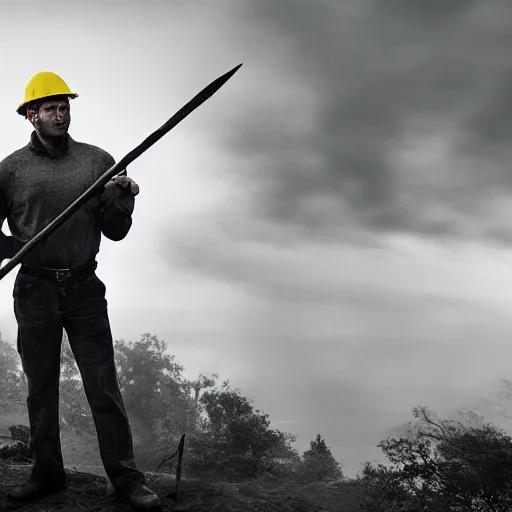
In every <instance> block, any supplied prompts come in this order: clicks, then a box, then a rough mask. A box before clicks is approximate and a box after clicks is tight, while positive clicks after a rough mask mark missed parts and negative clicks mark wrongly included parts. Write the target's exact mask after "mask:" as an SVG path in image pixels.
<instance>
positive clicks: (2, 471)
mask: <svg viewBox="0 0 512 512" xmlns="http://www.w3.org/2000/svg"><path fill="white" fill-rule="evenodd" d="M29 472H30V465H28V464H19V463H13V462H8V461H0V511H2V512H10V511H19V512H55V511H58V512H128V511H131V509H130V507H129V506H128V505H127V504H123V503H118V502H115V501H114V500H113V498H112V497H111V496H109V495H108V494H107V481H106V479H105V477H104V476H101V469H99V468H98V470H97V471H96V473H97V474H93V473H90V472H85V471H82V470H78V469H70V470H67V473H68V482H69V483H68V488H67V489H66V490H64V491H62V492H61V493H59V494H55V495H53V496H47V497H45V498H43V499H42V500H40V501H38V502H37V503H32V504H25V505H24V504H20V503H13V502H11V501H9V500H7V498H6V494H7V493H8V492H9V490H10V489H12V488H13V487H15V486H16V485H17V484H18V483H19V482H21V481H23V480H24V479H25V478H27V477H28V475H29ZM146 476H147V479H148V485H149V487H150V488H151V489H153V490H154V491H155V492H156V493H157V494H158V495H159V496H160V498H161V499H162V504H163V506H164V510H165V511H166V512H171V511H173V512H356V511H358V510H359V507H358V503H359V500H360V498H361V493H360V490H358V489H357V488H356V487H355V486H354V485H352V484H351V483H337V484H330V485H329V484H311V485H309V486H307V487H297V486H294V485H291V484H288V485H284V484H280V485H271V484H262V483H250V482H247V483H243V484H232V483H222V482H220V483H203V482H198V481H188V480H186V479H185V480H182V481H181V483H180V497H179V501H176V499H175V497H170V496H169V494H170V493H171V492H173V491H174V490H175V486H176V481H175V479H174V477H173V476H171V475H168V474H163V473H158V474H157V473H147V474H146Z"/></svg>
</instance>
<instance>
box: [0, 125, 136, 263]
mask: <svg viewBox="0 0 512 512" xmlns="http://www.w3.org/2000/svg"><path fill="white" fill-rule="evenodd" d="M114 163H115V160H114V158H113V157H112V156H111V155H110V154H109V153H107V152H106V151H104V150H103V149H100V148H98V147H96V146H92V145H90V144H85V143H81V142H76V141H74V140H73V139H72V138H71V137H70V136H69V135H68V136H67V143H66V146H65V148H64V151H63V153H61V154H60V155H57V156H51V155H50V154H49V153H48V152H47V151H46V149H45V147H44V145H43V144H42V143H41V141H40V140H39V138H38V137H37V134H36V133H35V132H33V133H32V135H31V138H30V142H29V143H28V144H27V145H26V146H25V147H23V148H21V149H18V150H17V151H15V152H14V153H12V154H11V155H9V156H7V157H6V158H5V159H4V160H2V161H1V162H0V228H1V226H2V225H3V223H4V221H5V220H7V224H8V226H9V229H10V231H11V234H12V236H13V237H14V238H15V239H16V240H18V241H19V242H21V244H24V243H26V242H28V241H29V240H30V239H32V238H33V237H34V236H35V235H36V234H37V233H39V232H40V231H41V230H42V229H43V228H44V227H46V226H47V225H48V224H49V223H50V222H51V221H52V220H53V219H55V218H56V217H57V216H58V215H59V214H61V213H62V212H63V211H64V210H65V209H66V208H67V207H68V206H69V205H70V204H71V203H73V202H74V201H75V200H76V199H77V198H78V197H79V196H80V195H81V194H82V193H84V192H85V191H86V190H87V189H88V188H89V187H90V186H91V185H92V184H93V183H94V182H95V181H96V180H97V179H98V178H99V177H100V176H101V175H102V174H104V172H105V171H106V170H107V169H108V168H110V167H111V166H112V165H114ZM107 204H108V207H107V208H105V206H104V203H103V202H102V198H101V197H100V196H96V197H94V198H92V199H91V200H89V201H88V202H87V203H86V204H85V205H83V206H82V207H81V208H80V209H79V210H78V211H77V212H75V213H74V214H73V215H72V216H71V217H70V218H69V219H68V220H67V221H66V222H65V223H64V224H63V225H62V226H60V227H59V228H58V229H57V230H56V231H54V232H53V233H52V234H51V235H50V236H49V237H48V238H47V239H46V240H44V241H43V242H41V243H40V244H38V245H37V246H36V247H35V248H34V249H32V250H31V251H30V252H29V253H28V254H27V255H26V256H25V257H24V258H23V260H22V263H24V264H26V265H30V266H36V267H46V268H64V269H65V268H67V269H73V268H77V267H80V266H81V265H84V264H85V263H87V262H89V261H93V260H94V259H95V257H96V254H97V253H98V252H99V249H100V242H101V235H102V234H103V235H105V236H106V237H107V238H109V239H111V240H114V241H118V240H122V239H123V238H124V237H125V236H126V235H127V233H128V231H129V230H130V227H131V224H132V219H131V213H132V211H133V204H132V208H130V209H129V211H125V210H123V209H122V208H121V207H120V206H119V205H118V203H117V202H116V201H108V203H107Z"/></svg>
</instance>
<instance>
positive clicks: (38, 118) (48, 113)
mask: <svg viewBox="0 0 512 512" xmlns="http://www.w3.org/2000/svg"><path fill="white" fill-rule="evenodd" d="M29 119H30V121H31V122H32V124H33V125H34V128H35V129H36V131H37V132H38V133H39V134H40V135H42V136H43V137H62V136H64V135H65V134H66V133H67V131H68V129H69V124H70V122H71V113H70V108H69V100H68V99H54V100H48V101H46V102H44V103H43V104H42V105H41V106H40V107H39V110H38V111H37V112H29Z"/></svg>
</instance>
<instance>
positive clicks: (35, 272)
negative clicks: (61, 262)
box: [20, 261, 98, 282]
mask: <svg viewBox="0 0 512 512" xmlns="http://www.w3.org/2000/svg"><path fill="white" fill-rule="evenodd" d="M97 267H98V262H96V261H91V262H89V263H86V264H85V265H82V266H81V267H78V268H75V269H70V268H44V267H29V266H27V265H21V268H20V273H21V274H25V275H27V276H30V277H36V278H37V279H44V280H46V281H57V282H61V281H66V280H68V279H69V280H73V281H76V280H80V279H84V278H86V277H88V276H90V275H91V274H92V273H93V272H94V271H95V270H96V268H97Z"/></svg>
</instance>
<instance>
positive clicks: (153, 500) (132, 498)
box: [126, 485, 163, 512]
mask: <svg viewBox="0 0 512 512" xmlns="http://www.w3.org/2000/svg"><path fill="white" fill-rule="evenodd" d="M126 501H127V502H128V503H129V504H130V505H131V506H132V507H133V509H134V510H136V511H140V512H142V511H145V512H162V511H163V508H162V504H161V503H160V499H159V498H158V496H157V495H156V494H155V493H154V492H153V491H152V490H151V489H149V488H148V487H146V486H145V485H138V486H136V487H133V488H132V489H130V490H129V491H127V493H126Z"/></svg>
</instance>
